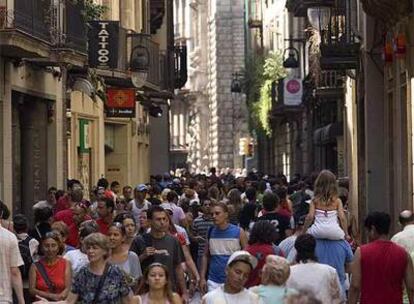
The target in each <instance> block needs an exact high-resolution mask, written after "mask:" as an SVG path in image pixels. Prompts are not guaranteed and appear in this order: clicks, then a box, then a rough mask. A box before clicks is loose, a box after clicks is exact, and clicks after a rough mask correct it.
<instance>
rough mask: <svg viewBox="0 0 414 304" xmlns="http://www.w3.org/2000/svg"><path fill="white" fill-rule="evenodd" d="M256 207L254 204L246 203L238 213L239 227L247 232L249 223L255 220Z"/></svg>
mask: <svg viewBox="0 0 414 304" xmlns="http://www.w3.org/2000/svg"><path fill="white" fill-rule="evenodd" d="M256 210H257V205H256V204H255V203H247V204H245V205H244V206H243V208H242V210H241V211H240V227H242V228H243V229H244V230H248V229H249V226H250V223H251V222H253V221H254V219H255V218H256Z"/></svg>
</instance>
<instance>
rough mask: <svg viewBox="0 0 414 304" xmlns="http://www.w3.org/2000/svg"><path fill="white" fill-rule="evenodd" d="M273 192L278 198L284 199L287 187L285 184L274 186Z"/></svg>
mask: <svg viewBox="0 0 414 304" xmlns="http://www.w3.org/2000/svg"><path fill="white" fill-rule="evenodd" d="M275 192H276V195H277V196H278V197H279V200H285V199H286V197H287V193H288V189H287V188H286V187H285V186H279V187H277V188H276V191H275Z"/></svg>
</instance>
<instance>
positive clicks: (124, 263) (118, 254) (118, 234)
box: [108, 222, 142, 289]
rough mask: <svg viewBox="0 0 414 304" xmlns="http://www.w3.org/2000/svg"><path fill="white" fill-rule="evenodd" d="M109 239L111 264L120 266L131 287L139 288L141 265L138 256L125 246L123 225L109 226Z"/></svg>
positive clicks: (114, 223) (113, 224)
mask: <svg viewBox="0 0 414 304" xmlns="http://www.w3.org/2000/svg"><path fill="white" fill-rule="evenodd" d="M108 237H109V244H110V247H111V255H110V257H109V262H110V263H111V264H112V265H116V266H118V267H119V268H120V269H121V270H122V271H123V272H124V274H125V276H126V278H127V281H128V284H129V286H130V287H131V288H133V289H134V288H135V287H136V286H138V282H139V279H140V278H141V277H142V270H141V263H140V262H139V258H138V256H137V254H136V253H135V252H133V251H129V247H126V246H124V244H125V239H126V231H125V227H124V226H123V224H122V223H119V222H113V223H112V224H111V226H109V229H108Z"/></svg>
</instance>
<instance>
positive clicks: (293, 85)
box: [286, 79, 300, 94]
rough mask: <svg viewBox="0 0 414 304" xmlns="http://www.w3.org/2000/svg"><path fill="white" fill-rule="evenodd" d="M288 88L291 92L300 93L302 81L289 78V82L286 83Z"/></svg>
mask: <svg viewBox="0 0 414 304" xmlns="http://www.w3.org/2000/svg"><path fill="white" fill-rule="evenodd" d="M286 90H287V91H288V92H289V93H290V94H296V93H298V92H299V91H300V82H299V81H297V80H296V79H291V80H289V81H288V83H287V84H286Z"/></svg>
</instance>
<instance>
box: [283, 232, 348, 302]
mask: <svg viewBox="0 0 414 304" xmlns="http://www.w3.org/2000/svg"><path fill="white" fill-rule="evenodd" d="M315 248H316V240H315V238H314V237H313V236H312V235H310V234H302V235H300V236H298V238H297V239H296V242H295V249H296V251H297V255H296V262H297V263H298V264H296V265H293V266H291V269H290V276H289V279H288V281H287V283H286V286H287V287H289V288H293V289H296V290H298V291H302V290H305V291H310V292H311V293H312V294H314V295H315V298H316V299H318V300H319V301H321V302H322V304H339V303H344V302H345V299H344V298H343V297H341V287H340V283H339V279H338V275H337V273H336V270H335V268H333V267H331V266H328V265H325V264H321V263H318V259H317V257H316V255H315Z"/></svg>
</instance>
